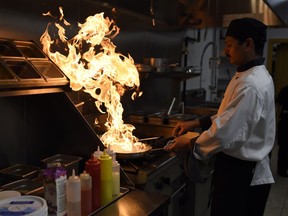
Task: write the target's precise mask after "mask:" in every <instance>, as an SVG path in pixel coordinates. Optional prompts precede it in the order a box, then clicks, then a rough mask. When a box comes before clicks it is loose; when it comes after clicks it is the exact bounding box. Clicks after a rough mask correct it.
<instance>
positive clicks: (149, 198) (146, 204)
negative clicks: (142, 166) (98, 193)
mask: <svg viewBox="0 0 288 216" xmlns="http://www.w3.org/2000/svg"><path fill="white" fill-rule="evenodd" d="M169 202H170V198H169V197H168V196H164V195H162V194H160V193H151V192H145V191H142V190H138V189H135V190H131V191H130V192H128V193H127V194H125V195H124V196H123V197H121V198H120V199H118V200H116V201H115V202H113V203H111V204H110V205H108V206H106V207H105V208H103V209H102V210H100V211H98V212H96V213H94V214H91V215H93V216H94V215H95V216H111V215H125V216H130V215H131V216H135V215H137V216H142V215H143V216H144V215H163V216H164V215H166V214H167V209H168V204H169Z"/></svg>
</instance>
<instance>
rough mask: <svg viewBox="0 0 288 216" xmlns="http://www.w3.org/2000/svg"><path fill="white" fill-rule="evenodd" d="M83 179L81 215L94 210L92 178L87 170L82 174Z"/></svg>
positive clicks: (83, 215)
mask: <svg viewBox="0 0 288 216" xmlns="http://www.w3.org/2000/svg"><path fill="white" fill-rule="evenodd" d="M80 181H81V215H82V216H87V215H89V214H90V213H91V212H92V178H91V176H90V174H89V173H87V172H86V171H85V170H84V171H83V173H81V174H80Z"/></svg>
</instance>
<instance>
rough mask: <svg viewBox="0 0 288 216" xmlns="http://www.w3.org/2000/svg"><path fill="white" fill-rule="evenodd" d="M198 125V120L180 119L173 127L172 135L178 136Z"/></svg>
mask: <svg viewBox="0 0 288 216" xmlns="http://www.w3.org/2000/svg"><path fill="white" fill-rule="evenodd" d="M197 127H200V122H199V120H197V119H196V120H192V121H181V122H178V123H177V124H176V126H175V128H174V131H173V136H180V135H183V134H185V133H187V132H188V131H192V130H193V129H195V128H197Z"/></svg>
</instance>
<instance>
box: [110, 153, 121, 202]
mask: <svg viewBox="0 0 288 216" xmlns="http://www.w3.org/2000/svg"><path fill="white" fill-rule="evenodd" d="M112 179H113V197H115V196H119V194H120V164H119V163H118V161H116V156H115V155H113V160H112Z"/></svg>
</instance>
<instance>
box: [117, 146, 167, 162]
mask: <svg viewBox="0 0 288 216" xmlns="http://www.w3.org/2000/svg"><path fill="white" fill-rule="evenodd" d="M163 151H165V150H164V148H155V149H153V148H152V147H151V146H147V150H145V151H142V152H131V153H130V152H129V153H117V152H116V158H117V160H118V159H121V160H135V159H141V158H149V157H150V156H151V154H152V153H155V152H163Z"/></svg>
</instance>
